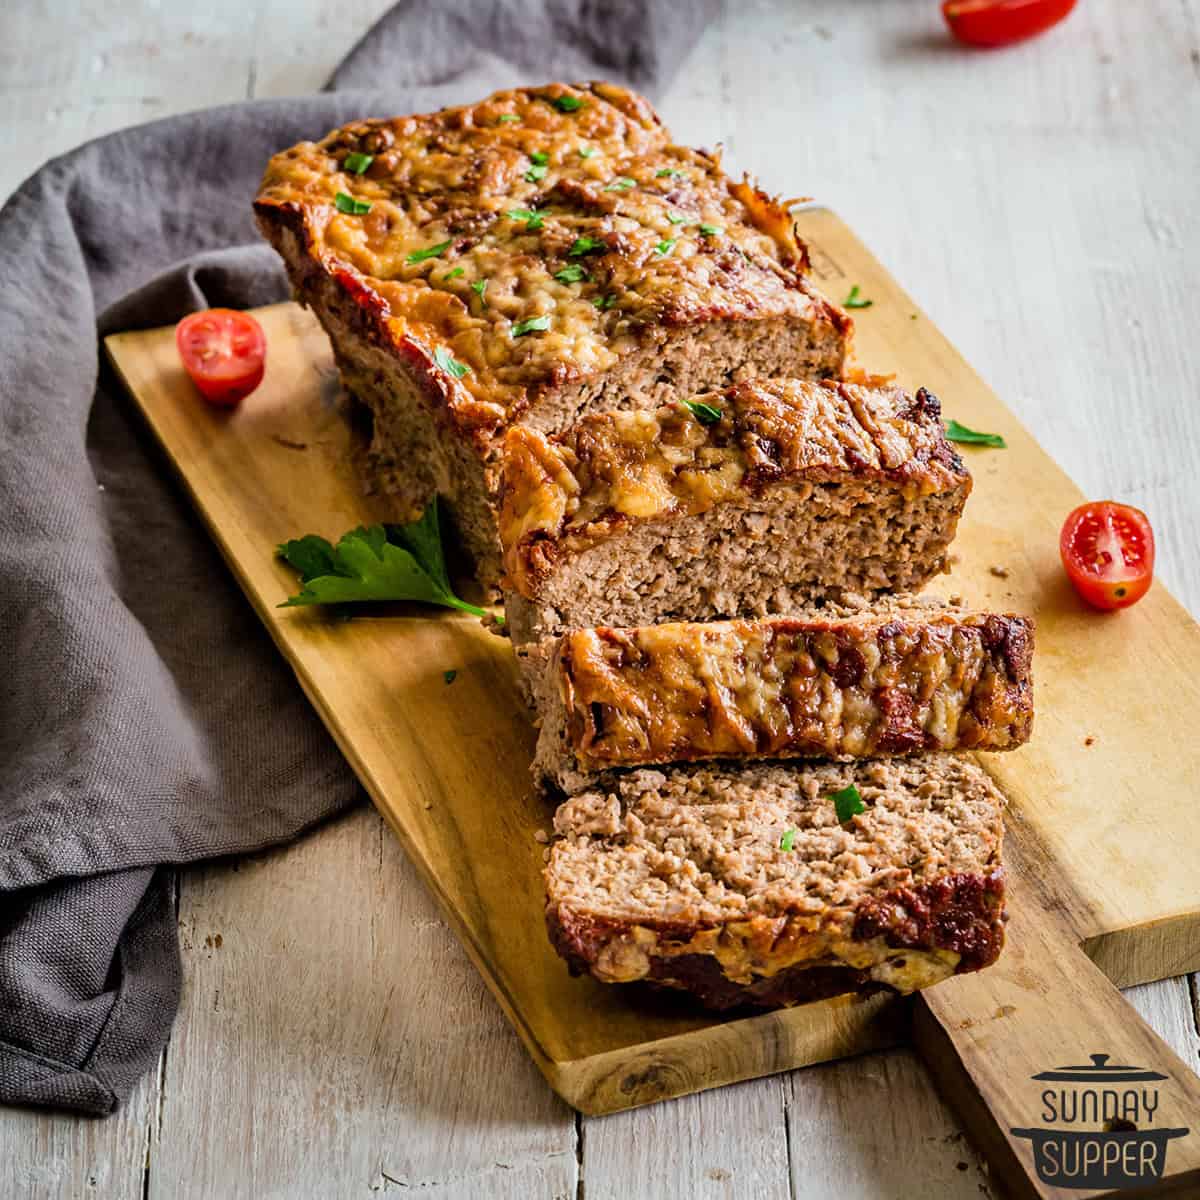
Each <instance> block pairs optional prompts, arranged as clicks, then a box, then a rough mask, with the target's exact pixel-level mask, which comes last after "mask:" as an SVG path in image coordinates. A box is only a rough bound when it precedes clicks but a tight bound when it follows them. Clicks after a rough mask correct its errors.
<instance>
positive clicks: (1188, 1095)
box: [913, 823, 1200, 1200]
mask: <svg viewBox="0 0 1200 1200" xmlns="http://www.w3.org/2000/svg"><path fill="white" fill-rule="evenodd" d="M1025 836H1027V834H1026V831H1025V829H1024V827H1023V826H1021V825H1020V824H1019V823H1018V824H1016V825H1015V827H1013V828H1011V829H1010V834H1009V846H1010V850H1009V854H1008V856H1007V858H1008V877H1009V888H1008V892H1009V899H1008V910H1009V914H1010V919H1009V923H1008V931H1007V945H1006V947H1005V950H1004V953H1003V954H1002V955H1001V956H1000V960H999V961H998V962H997V963H996V964H995V965H994V966H991V967H989V968H988V969H987V970H985V971H981V972H978V973H977V974H973V975H960V976H956V977H955V978H954V979H950V980H947V981H946V982H945V983H942V984H939V985H938V986H937V987H933V988H930V989H929V990H928V991H926V992H922V993H920V994H919V995H918V997H917V1002H916V1007H915V1012H914V1019H913V1036H914V1040H915V1042H916V1045H917V1048H918V1050H919V1051H920V1053H921V1055H922V1057H923V1058H924V1059H925V1062H926V1064H927V1065H928V1067H929V1070H930V1072H931V1074H932V1075H933V1077H934V1080H935V1082H936V1083H937V1086H938V1089H939V1090H940V1091H941V1092H942V1094H943V1095H944V1096H945V1098H946V1100H947V1102H948V1103H949V1104H950V1106H951V1107H952V1108H953V1109H954V1110H955V1112H956V1114H957V1115H958V1117H959V1118H960V1119H961V1120H962V1121H963V1122H964V1123H965V1124H966V1126H967V1129H968V1131H969V1132H970V1134H971V1136H972V1137H973V1138H974V1139H975V1141H976V1142H977V1144H978V1145H979V1147H980V1148H981V1149H982V1150H983V1152H984V1153H985V1154H986V1155H987V1157H988V1159H989V1161H990V1163H991V1165H992V1168H993V1170H995V1171H996V1172H997V1173H998V1174H999V1175H1000V1176H1001V1178H1002V1179H1003V1181H1004V1183H1005V1184H1006V1185H1007V1187H1008V1188H1009V1190H1010V1192H1011V1194H1012V1195H1013V1196H1014V1197H1034V1198H1036V1200H1049V1198H1050V1197H1054V1198H1056V1200H1067V1198H1068V1197H1070V1198H1073V1200H1082V1198H1087V1197H1098V1196H1113V1197H1115V1198H1119V1197H1122V1196H1128V1195H1130V1194H1131V1193H1130V1191H1129V1190H1127V1189H1129V1188H1130V1187H1131V1186H1132V1183H1131V1179H1136V1180H1137V1181H1138V1182H1139V1183H1140V1185H1141V1186H1142V1187H1143V1188H1145V1189H1146V1190H1145V1191H1141V1192H1137V1193H1136V1194H1137V1195H1139V1196H1142V1195H1151V1196H1158V1195H1168V1194H1172V1193H1175V1194H1183V1195H1187V1196H1200V1077H1198V1076H1197V1075H1196V1074H1195V1073H1194V1071H1193V1069H1192V1067H1191V1066H1189V1065H1187V1064H1185V1063H1184V1062H1183V1061H1182V1060H1181V1059H1179V1057H1178V1056H1177V1055H1176V1054H1175V1053H1174V1052H1173V1051H1172V1050H1171V1049H1170V1047H1169V1046H1167V1045H1166V1043H1164V1042H1163V1041H1162V1040H1161V1039H1160V1038H1159V1037H1158V1035H1157V1034H1156V1033H1155V1032H1154V1031H1153V1030H1152V1029H1151V1028H1150V1027H1149V1026H1148V1025H1147V1024H1146V1023H1145V1021H1143V1020H1142V1018H1141V1017H1140V1016H1139V1015H1138V1014H1137V1013H1136V1012H1135V1011H1134V1010H1133V1008H1132V1007H1131V1006H1130V1005H1129V1004H1128V1003H1127V1002H1126V1001H1125V999H1124V997H1123V996H1122V995H1121V993H1120V992H1119V991H1118V990H1117V989H1116V988H1115V987H1114V986H1113V985H1112V984H1111V983H1110V982H1109V980H1108V979H1107V978H1106V976H1105V975H1104V973H1103V972H1102V971H1101V970H1100V969H1099V968H1098V967H1097V966H1096V965H1095V964H1094V963H1093V962H1092V961H1091V960H1090V959H1089V958H1088V957H1087V955H1086V954H1085V953H1084V952H1083V949H1082V946H1081V939H1080V938H1079V937H1078V935H1077V933H1076V931H1075V929H1074V928H1073V926H1072V923H1071V920H1070V918H1069V916H1068V915H1067V914H1068V913H1069V911H1070V907H1069V906H1068V905H1064V904H1063V903H1061V899H1060V898H1056V897H1055V896H1054V895H1053V894H1052V888H1053V875H1052V874H1047V873H1046V872H1044V871H1033V870H1029V869H1026V867H1025V864H1026V863H1027V862H1030V861H1032V855H1029V856H1027V855H1025V854H1023V852H1022V839H1023V837H1025ZM1118 1067H1126V1068H1129V1069H1127V1070H1124V1071H1120V1070H1117V1068H1118ZM1063 1068H1082V1070H1063ZM1047 1075H1049V1076H1050V1078H1045V1076H1047ZM1038 1076H1043V1078H1038ZM1106 1120H1107V1121H1108V1122H1109V1123H1110V1129H1109V1131H1105V1130H1104V1124H1105V1121H1106ZM1114 1122H1115V1124H1114ZM1122 1122H1130V1123H1132V1124H1133V1125H1135V1126H1136V1130H1131V1129H1129V1128H1128V1127H1127V1125H1125V1124H1123V1123H1122ZM1159 1173H1161V1177H1160V1178H1159V1179H1157V1180H1156V1179H1155V1175H1156V1174H1159ZM1084 1180H1087V1181H1089V1182H1088V1183H1086V1184H1084ZM1081 1184H1082V1185H1083V1186H1081Z"/></svg>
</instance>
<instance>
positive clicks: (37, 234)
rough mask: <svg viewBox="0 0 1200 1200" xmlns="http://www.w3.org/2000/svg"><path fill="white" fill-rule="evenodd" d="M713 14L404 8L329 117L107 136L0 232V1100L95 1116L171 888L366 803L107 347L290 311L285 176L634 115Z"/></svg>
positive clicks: (19, 200)
mask: <svg viewBox="0 0 1200 1200" xmlns="http://www.w3.org/2000/svg"><path fill="white" fill-rule="evenodd" d="M714 7H715V3H714V0H704V2H703V3H701V4H692V5H689V4H687V3H682V4H681V3H678V2H673V0H604V2H603V3H600V2H596V0H491V2H487V0H474V2H473V0H405V2H403V3H400V4H397V5H396V6H395V7H394V8H393V9H391V10H390V11H389V12H388V13H387V14H386V15H385V16H384V17H383V19H382V20H381V21H380V22H379V23H378V24H377V25H376V26H375V28H374V29H372V30H371V32H370V33H369V34H368V35H367V36H366V37H365V38H364V39H363V40H362V42H360V43H359V45H358V46H357V47H356V48H355V49H354V50H353V51H352V53H351V54H350V55H349V57H348V58H347V59H346V61H345V62H344V63H343V64H342V66H341V67H339V68H338V70H337V72H336V74H335V75H334V77H333V79H332V80H331V81H330V86H329V89H327V91H326V93H324V94H322V95H320V96H314V97H310V98H306V99H301V100H287V101H266V102H257V103H248V104H238V105H232V106H229V107H226V108H218V109H213V110H210V111H207V112H201V113H193V114H191V115H188V116H182V117H173V118H170V119H168V120H165V121H157V122H154V123H153V124H150V125H143V126H140V127H138V128H135V129H130V130H126V131H123V132H121V133H117V134H113V135H111V136H109V137H105V138H102V139H100V140H99V141H96V142H92V143H90V144H88V145H86V146H83V147H82V148H80V149H79V150H76V151H73V152H72V153H70V154H67V155H65V156H63V157H62V158H59V159H55V160H54V161H52V162H50V163H48V164H47V165H46V166H45V167H43V168H42V169H41V170H40V171H38V173H37V174H36V175H34V176H33V177H32V178H31V179H29V180H28V181H27V182H26V183H25V184H24V185H23V186H22V187H21V188H20V190H19V191H18V192H17V193H16V194H15V195H14V196H13V197H12V198H11V199H10V200H9V202H8V203H7V204H6V205H5V207H4V209H3V211H2V212H0V281H2V283H0V579H2V581H3V582H2V585H0V661H2V662H4V663H5V664H6V666H5V671H6V679H5V683H4V685H3V687H2V688H0V761H3V763H4V766H5V780H4V787H3V790H2V791H0V1102H5V1103H12V1104H39V1105H51V1106H56V1107H63V1108H71V1109H76V1110H79V1111H81V1112H88V1113H108V1112H111V1111H112V1110H113V1109H114V1108H115V1107H116V1106H117V1104H118V1103H120V1101H122V1100H123V1099H124V1098H125V1097H126V1096H127V1095H128V1094H129V1092H130V1090H131V1089H132V1087H133V1085H134V1083H135V1082H136V1081H137V1079H138V1078H139V1077H140V1076H141V1075H142V1074H143V1073H145V1072H146V1071H147V1070H148V1069H149V1068H150V1066H151V1065H152V1064H153V1062H154V1061H155V1058H156V1057H157V1055H158V1053H159V1052H160V1050H161V1048H162V1046H163V1043H164V1042H165V1041H166V1038H167V1034H168V1032H169V1029H170V1025H171V1021H172V1019H173V1017H174V1014H175V1010H176V1007H177V1004H178V998H179V986H180V964H179V952H178V943H177V935H176V916H175V896H174V890H175V889H174V874H173V872H172V871H171V869H170V867H171V866H172V865H176V864H179V863H186V862H194V861H196V860H198V859H204V858H211V857H213V856H216V855H228V854H239V853H244V852H246V851H250V850H256V849H259V848H261V847H264V846H270V845H274V844H277V843H279V842H283V841H286V840H287V839H289V838H292V837H295V836H296V835H297V834H299V833H301V832H302V831H303V830H305V829H307V828H309V827H310V826H312V825H314V824H315V823H317V822H319V821H321V820H322V819H323V818H326V817H328V816H329V815H330V814H332V813H334V812H336V811H338V810H339V809H341V808H344V807H345V806H347V805H349V804H352V803H353V802H354V801H355V800H356V799H357V798H358V796H359V790H358V787H357V785H356V782H355V780H354V777H353V776H352V774H351V773H350V771H349V769H348V768H347V766H346V764H345V763H344V762H343V761H342V759H341V757H340V756H339V754H338V752H337V750H336V748H335V747H334V745H333V742H332V741H331V740H330V738H329V737H328V735H327V734H326V733H325V730H324V729H323V727H322V726H321V724H320V722H319V721H318V720H317V718H316V716H315V715H314V714H313V712H312V710H311V709H310V708H309V707H308V704H307V702H306V701H305V699H304V697H303V694H302V693H301V691H300V688H299V687H298V686H297V685H296V683H295V681H294V679H293V678H292V676H291V674H290V672H289V671H288V669H287V668H286V666H285V664H284V662H283V660H282V659H281V658H279V656H278V655H277V654H276V653H275V651H274V649H273V647H272V645H271V643H270V640H269V638H268V637H267V636H266V635H265V633H264V632H263V630H262V629H261V628H260V627H259V624H258V621H257V619H256V618H255V616H254V613H253V611H252V610H251V608H250V606H249V604H248V603H246V601H245V600H244V599H243V597H242V595H241V594H240V592H239V591H238V590H237V588H236V586H235V585H234V583H233V580H232V578H231V576H230V575H229V574H228V572H227V571H226V570H225V568H224V565H223V564H222V562H221V560H220V558H219V556H218V555H217V553H216V551H215V550H214V548H213V547H212V545H211V544H210V542H209V540H208V538H207V536H206V535H205V533H204V531H203V530H202V529H201V527H200V526H199V524H198V522H197V520H196V519H195V517H194V516H193V514H192V513H191V511H190V509H189V507H188V504H187V501H186V499H185V498H184V496H183V495H182V493H181V491H180V489H179V488H178V487H177V486H176V485H175V484H174V483H173V482H172V480H171V478H170V475H169V472H168V471H167V469H166V467H165V464H164V463H163V460H162V458H161V455H159V454H158V453H157V452H156V450H155V448H154V447H153V446H152V444H151V442H150V439H149V438H148V436H147V434H146V431H145V430H144V429H143V428H142V425H141V424H140V422H139V420H138V418H137V416H136V414H135V413H134V412H133V411H132V408H131V405H130V402H129V401H128V399H127V398H126V397H125V396H124V395H123V394H122V392H121V389H120V386H119V385H118V383H117V382H116V381H115V379H114V378H113V377H112V374H111V372H110V371H109V370H108V369H107V368H106V367H104V365H103V364H102V362H101V355H100V342H99V339H100V338H102V337H103V336H104V335H105V334H107V333H111V332H113V331H115V330H121V329H132V328H139V327H141V328H145V327H150V326H155V325H163V324H167V323H169V322H173V321H177V320H179V318H181V317H182V316H184V315H185V314H186V313H189V312H192V311H194V310H196V309H198V308H204V307H207V306H210V305H228V306H232V307H248V306H251V305H258V304H265V303H268V302H271V301H275V300H280V299H282V298H284V297H285V296H286V294H287V285H286V281H285V278H284V275H283V271H282V269H281V267H280V265H279V263H278V262H277V261H276V259H275V256H274V254H273V253H272V252H271V251H269V250H268V249H267V248H266V247H265V246H264V245H263V244H262V243H261V242H260V241H259V239H258V237H257V235H256V232H255V229H254V226H253V222H252V219H251V214H250V200H251V198H252V196H253V194H254V191H255V188H256V186H257V183H258V180H259V177H260V175H261V173H262V169H263V166H264V164H265V163H266V160H267V158H268V157H269V156H270V155H271V154H272V153H273V152H275V151H276V150H278V149H281V148H282V147H285V146H288V145H290V144H291V143H293V142H296V141H299V140H301V139H304V138H316V137H320V136H321V135H322V134H324V133H325V132H326V131H328V130H329V129H331V128H333V127H334V126H336V125H339V124H342V123H343V122H346V121H349V120H352V119H355V118H357V117H362V116H367V115H385V116H386V115H393V114H396V113H400V112H406V111H425V110H429V109H433V108H438V107H440V106H442V105H444V104H452V103H462V102H466V101H470V100H472V99H476V98H480V97H482V96H484V95H486V94H487V93H488V92H489V91H492V90H494V89H496V88H500V87H509V86H514V85H516V84H518V83H522V82H526V83H538V82H546V81H549V80H551V79H556V78H557V79H567V80H579V79H597V78H607V79H617V80H623V81H625V82H628V83H630V84H632V85H633V86H635V87H638V88H641V89H644V90H648V91H649V92H650V93H651V94H653V93H654V91H655V90H656V89H657V88H659V87H661V86H662V84H663V83H664V82H665V81H666V79H667V77H668V75H669V73H670V71H671V70H672V69H673V68H674V67H676V66H677V65H678V64H679V63H680V62H681V60H682V59H683V57H684V55H685V54H686V52H687V50H688V49H689V48H690V46H691V44H692V42H693V40H694V38H695V36H696V35H697V34H698V33H699V32H700V31H701V30H702V29H703V28H704V26H705V24H706V23H707V22H708V20H710V19H711V17H712V16H713V15H714V14H713V12H712V11H711V10H712V8H714Z"/></svg>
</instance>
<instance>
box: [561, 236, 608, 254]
mask: <svg viewBox="0 0 1200 1200" xmlns="http://www.w3.org/2000/svg"><path fill="white" fill-rule="evenodd" d="M607 248H608V246H607V243H605V242H603V241H601V240H600V239H599V238H594V237H588V235H587V234H586V233H585V234H584V235H583V237H577V238H576V239H575V240H574V241H573V242H572V243H571V248H570V250H568V251H567V257H568V258H581V257H582V256H583V255H585V254H594V253H595V252H596V251H597V250H606V249H607Z"/></svg>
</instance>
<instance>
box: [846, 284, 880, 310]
mask: <svg viewBox="0 0 1200 1200" xmlns="http://www.w3.org/2000/svg"><path fill="white" fill-rule="evenodd" d="M874 303H875V301H874V300H868V299H867V298H866V297H865V296H863V295H861V294H860V293H859V290H858V284H857V283H856V284H855V285H854V286H853V287H852V288H851V289H850V295H848V296H847V297H846V298H845V300H843V301H842V307H843V308H870V307H871V305H872V304H874Z"/></svg>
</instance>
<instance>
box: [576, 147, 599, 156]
mask: <svg viewBox="0 0 1200 1200" xmlns="http://www.w3.org/2000/svg"><path fill="white" fill-rule="evenodd" d="M579 157H580V158H595V157H596V147H595V146H580V147H579Z"/></svg>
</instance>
